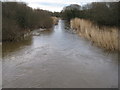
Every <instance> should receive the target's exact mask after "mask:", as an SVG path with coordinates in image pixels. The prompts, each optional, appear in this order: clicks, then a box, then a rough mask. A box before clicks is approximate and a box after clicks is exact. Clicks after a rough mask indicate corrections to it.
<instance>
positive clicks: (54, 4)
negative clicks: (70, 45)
mask: <svg viewBox="0 0 120 90" xmlns="http://www.w3.org/2000/svg"><path fill="white" fill-rule="evenodd" d="M2 1H18V2H25V3H27V4H28V6H30V7H32V8H41V9H45V10H49V11H61V10H62V9H63V7H65V6H67V5H70V4H79V5H84V4H86V3H90V2H113V1H114V2H116V1H119V0H2Z"/></svg>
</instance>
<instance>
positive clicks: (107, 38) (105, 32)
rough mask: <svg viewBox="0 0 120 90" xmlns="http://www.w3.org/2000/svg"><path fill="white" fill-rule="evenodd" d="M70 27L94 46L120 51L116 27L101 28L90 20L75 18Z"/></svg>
mask: <svg viewBox="0 0 120 90" xmlns="http://www.w3.org/2000/svg"><path fill="white" fill-rule="evenodd" d="M70 26H71V28H72V29H74V30H75V31H76V32H77V33H78V34H79V35H80V36H81V37H85V38H87V39H88V40H90V41H92V42H93V44H96V45H97V46H100V47H102V48H105V49H107V50H112V51H114V50H120V48H119V47H118V40H119V39H118V38H119V37H118V28H116V27H106V26H102V27H99V26H97V25H95V24H93V23H92V22H91V21H89V20H84V19H79V18H75V19H72V20H71V21H70Z"/></svg>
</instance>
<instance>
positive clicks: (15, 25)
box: [2, 2, 53, 41]
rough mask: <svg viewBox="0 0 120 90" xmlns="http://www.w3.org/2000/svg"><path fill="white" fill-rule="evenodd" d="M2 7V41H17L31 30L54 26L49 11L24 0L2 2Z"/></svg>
mask: <svg viewBox="0 0 120 90" xmlns="http://www.w3.org/2000/svg"><path fill="white" fill-rule="evenodd" d="M2 9H3V10H2V16H3V17H2V36H3V37H2V41H16V40H19V39H21V37H24V35H25V34H26V33H29V32H30V31H31V30H34V29H37V28H51V27H52V26H53V19H52V18H51V15H50V14H49V11H46V10H41V9H32V8H31V7H29V6H27V4H25V3H22V2H2Z"/></svg>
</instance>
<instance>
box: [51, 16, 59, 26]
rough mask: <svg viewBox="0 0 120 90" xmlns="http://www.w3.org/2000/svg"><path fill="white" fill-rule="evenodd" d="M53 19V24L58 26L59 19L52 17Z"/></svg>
mask: <svg viewBox="0 0 120 90" xmlns="http://www.w3.org/2000/svg"><path fill="white" fill-rule="evenodd" d="M51 18H52V20H53V24H54V25H57V24H58V20H59V18H57V17H51Z"/></svg>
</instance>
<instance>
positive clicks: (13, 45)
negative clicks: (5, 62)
mask: <svg viewBox="0 0 120 90" xmlns="http://www.w3.org/2000/svg"><path fill="white" fill-rule="evenodd" d="M31 44H32V37H28V38H27V39H26V40H22V41H19V42H3V43H2V51H3V57H4V56H5V55H7V54H9V53H11V52H15V51H19V50H20V49H21V47H24V46H29V45H31Z"/></svg>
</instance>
